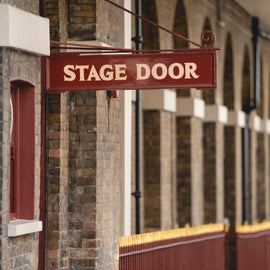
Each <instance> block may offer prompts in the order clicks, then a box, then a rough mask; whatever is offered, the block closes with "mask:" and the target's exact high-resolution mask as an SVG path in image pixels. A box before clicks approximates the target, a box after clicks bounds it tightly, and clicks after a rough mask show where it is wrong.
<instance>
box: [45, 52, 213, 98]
mask: <svg viewBox="0 0 270 270" xmlns="http://www.w3.org/2000/svg"><path fill="white" fill-rule="evenodd" d="M216 82H217V79H216V50H215V49H205V50H204V49H199V50H198V49H197V50H187V51H184V52H181V53H163V54H114V55H86V54H68V53H60V54H52V55H51V56H49V57H46V91H47V92H50V93H52V92H62V91H79V90H128V89H168V88H198V89H215V88H216Z"/></svg>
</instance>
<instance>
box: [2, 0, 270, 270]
mask: <svg viewBox="0 0 270 270" xmlns="http://www.w3.org/2000/svg"><path fill="white" fill-rule="evenodd" d="M114 2H115V3H117V4H119V5H120V6H122V7H124V8H126V9H128V10H132V11H134V12H135V10H136V7H135V6H136V2H135V1H131V0H117V1H114ZM142 16H143V17H145V18H147V19H149V20H151V21H153V22H154V23H157V24H158V25H161V26H163V27H165V28H166V29H168V30H170V31H173V32H175V33H178V34H180V35H182V36H184V37H187V38H188V39H190V40H192V41H194V42H197V43H199V44H201V43H202V39H201V34H202V33H203V32H204V31H205V30H210V31H212V32H213V33H215V36H216V40H215V47H216V48H221V50H219V51H217V55H218V60H217V76H218V79H217V89H216V90H198V89H193V88H192V89H164V90H156V89H153V90H141V91H140V95H136V92H135V91H133V90H128V91H119V95H118V96H117V97H116V98H111V97H110V95H109V94H110V93H108V91H107V90H101V91H66V92H64V93H46V91H45V90H46V63H45V57H46V56H49V55H53V53H55V52H63V53H64V52H71V51H72V52H74V51H76V52H78V51H80V52H81V51H82V49H80V46H84V48H86V47H87V46H93V45H94V46H99V47H106V46H110V47H116V48H131V47H135V43H134V41H132V38H133V37H134V36H135V35H136V23H135V17H134V16H132V15H130V14H129V13H127V12H125V11H124V10H123V9H121V8H118V7H116V6H114V5H112V4H110V3H109V2H107V1H105V0H98V1H94V0H70V1H67V0H58V1H56V0H40V1H37V0H27V1H26V0H24V1H19V0H5V1H4V0H0V96H1V98H0V102H1V106H0V117H1V121H0V127H1V136H0V141H1V167H0V168H1V170H0V172H1V177H0V179H1V181H0V183H1V189H0V195H1V196H0V201H1V204H0V206H1V211H0V214H1V237H0V243H1V247H0V254H1V256H0V258H1V267H0V268H1V269H5V270H6V269H76V270H79V269H104V270H105V269H109V270H111V269H118V267H119V263H118V261H119V237H120V236H124V235H131V234H134V233H136V231H137V230H138V222H137V225H136V221H138V216H139V217H140V223H139V231H140V232H141V233H143V232H149V231H163V230H170V229H174V228H178V227H184V226H185V225H186V224H187V223H188V224H190V226H192V227H195V226H199V225H203V224H209V223H224V224H230V233H231V234H232V235H233V234H234V232H235V225H236V224H239V225H240V224H243V223H244V222H248V223H249V224H255V223H256V222H262V221H264V220H267V221H269V218H270V178H269V176H270V159H269V156H270V153H269V151H270V141H269V134H270V122H269V121H270V106H269V104H270V95H269V89H270V81H269V78H270V64H269V63H270V58H269V57H270V55H269V54H270V49H269V36H270V25H268V24H267V22H266V21H265V20H264V18H261V17H260V16H257V17H256V16H255V15H254V14H252V12H250V11H247V9H246V7H245V6H243V5H242V4H241V1H234V0H217V1H214V0H201V1H198V0H167V1H164V0H156V1H154V0H142ZM142 30H143V49H144V50H163V49H188V48H194V45H193V44H191V43H189V42H187V41H186V40H183V39H181V38H178V37H176V36H175V35H173V34H171V33H168V32H165V31H163V30H161V29H159V28H158V27H156V26H153V25H152V24H149V23H147V22H145V21H143V22H142ZM137 38H138V37H137ZM133 40H134V39H133ZM135 40H136V39H135ZM137 40H138V39H137ZM50 41H51V42H50ZM212 41H213V40H212ZM98 53H99V54H102V53H104V52H103V51H102V50H99V52H98ZM67 90H68V89H67ZM108 90H109V89H108ZM137 93H138V92H137ZM139 101H140V102H141V109H140V113H141V118H140V119H141V120H140V121H139V123H140V129H139V130H137V131H136V115H137V116H138V108H137V106H136V104H138V102H139ZM138 132H139V134H140V138H141V140H140V142H139V152H138V149H136V140H137V139H138V135H136V134H138ZM136 153H139V157H140V159H138V156H137V155H136ZM136 162H139V165H138V164H137V165H136ZM137 167H139V168H140V170H139V177H138V170H136V168H137ZM136 181H140V190H137V193H136V192H135V191H136V185H137V184H138V182H137V184H136ZM134 192H135V193H134ZM132 194H133V195H132ZM134 195H135V196H134ZM136 195H137V197H138V200H139V201H140V211H138V207H136V203H135V197H136ZM140 195H141V196H140ZM136 209H137V210H136ZM136 227H137V228H136ZM233 245H234V243H233V241H232V243H231V253H232V254H233V251H234V249H233ZM230 258H232V259H231V262H230V269H235V260H234V259H233V255H232V256H231V257H230Z"/></svg>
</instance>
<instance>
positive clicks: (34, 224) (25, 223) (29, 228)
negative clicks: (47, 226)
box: [8, 219, 42, 237]
mask: <svg viewBox="0 0 270 270" xmlns="http://www.w3.org/2000/svg"><path fill="white" fill-rule="evenodd" d="M40 231H42V221H39V220H26V219H16V220H14V221H11V222H10V223H9V224H8V236H9V237H15V236H19V235H24V234H29V233H35V232H40Z"/></svg>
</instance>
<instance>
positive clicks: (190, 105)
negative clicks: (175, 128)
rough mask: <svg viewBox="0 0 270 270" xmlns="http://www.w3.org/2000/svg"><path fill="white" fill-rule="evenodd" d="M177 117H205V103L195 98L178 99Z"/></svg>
mask: <svg viewBox="0 0 270 270" xmlns="http://www.w3.org/2000/svg"><path fill="white" fill-rule="evenodd" d="M176 115H177V116H190V117H198V118H202V119H203V118H204V117H205V103H204V101H203V100H202V99H199V98H193V97H184V98H177V111H176Z"/></svg>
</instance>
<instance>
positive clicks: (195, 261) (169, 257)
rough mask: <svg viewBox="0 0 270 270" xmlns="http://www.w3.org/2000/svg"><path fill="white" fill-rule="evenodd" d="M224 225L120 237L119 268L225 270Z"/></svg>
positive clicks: (134, 269)
mask: <svg viewBox="0 0 270 270" xmlns="http://www.w3.org/2000/svg"><path fill="white" fill-rule="evenodd" d="M224 246H225V232H224V226H223V224H212V225H203V226H200V227H193V228H189V227H187V228H183V229H176V230H171V231H164V232H153V233H148V234H142V235H135V236H129V237H121V238H120V261H119V269H120V270H163V269H166V270H176V269H181V270H182V269H183V270H198V269H200V270H217V269H218V270H222V269H225V266H224V264H225V259H224V256H225V253H224Z"/></svg>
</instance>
